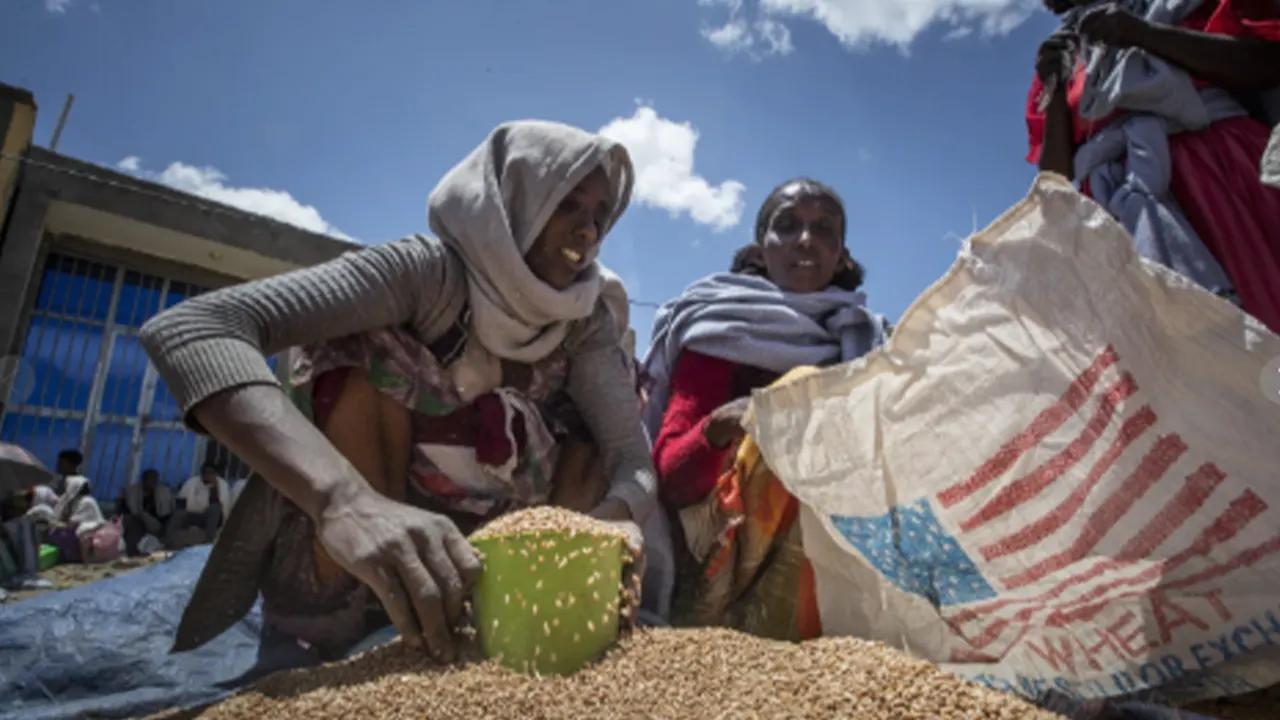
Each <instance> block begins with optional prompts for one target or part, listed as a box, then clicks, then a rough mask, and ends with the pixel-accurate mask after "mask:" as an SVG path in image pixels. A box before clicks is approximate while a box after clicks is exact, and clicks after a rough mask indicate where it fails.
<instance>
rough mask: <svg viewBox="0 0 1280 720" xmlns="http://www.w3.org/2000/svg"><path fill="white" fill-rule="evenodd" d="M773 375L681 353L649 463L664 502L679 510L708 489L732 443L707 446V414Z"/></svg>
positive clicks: (727, 457)
mask: <svg viewBox="0 0 1280 720" xmlns="http://www.w3.org/2000/svg"><path fill="white" fill-rule="evenodd" d="M777 378H778V374H777V373H773V372H770V371H768V370H762V369H760V368H757V367H752V366H750V365H741V364H738V363H734V362H732V361H730V360H721V359H720V358H714V357H710V356H707V355H702V354H700V353H696V352H693V351H692V350H685V351H683V352H681V353H680V356H679V357H678V358H676V365H675V370H674V371H673V372H672V374H671V392H670V396H669V399H668V401H667V410H666V414H664V415H663V416H662V427H661V428H660V429H659V430H658V437H657V438H656V439H655V441H654V444H653V463H654V465H655V466H656V467H657V470H658V487H659V491H660V493H661V496H662V500H663V502H664V503H666V504H667V505H668V506H669V507H675V508H682V507H686V506H688V505H692V504H694V503H696V502H698V501H699V500H702V499H703V498H705V497H706V496H707V494H708V493H710V492H711V490H712V489H713V488H714V487H715V484H716V480H717V479H718V478H719V477H720V474H721V473H722V472H723V471H724V469H725V466H726V464H727V463H728V461H729V459H730V454H729V453H730V452H731V450H732V447H728V448H724V449H717V448H714V447H711V445H710V444H709V443H708V442H707V440H706V438H705V437H703V435H702V432H703V428H705V427H706V424H707V419H708V416H710V415H711V413H712V412H713V411H715V410H716V408H719V407H720V406H721V405H724V404H725V403H727V402H731V401H733V400H737V399H738V398H740V397H746V396H747V395H749V394H750V393H751V391H752V390H754V389H756V388H760V387H765V386H766V385H769V384H770V383H772V382H773V381H774V380H776V379H777Z"/></svg>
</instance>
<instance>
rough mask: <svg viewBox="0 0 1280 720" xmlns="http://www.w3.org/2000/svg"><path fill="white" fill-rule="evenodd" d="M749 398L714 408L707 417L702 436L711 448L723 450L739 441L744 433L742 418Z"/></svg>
mask: <svg viewBox="0 0 1280 720" xmlns="http://www.w3.org/2000/svg"><path fill="white" fill-rule="evenodd" d="M750 404H751V398H749V397H743V398H738V399H737V400H734V401H732V402H727V403H725V404H724V405H721V406H720V407H718V408H716V409H715V410H714V411H713V412H712V413H711V414H710V415H708V416H707V424H706V425H704V426H703V429H702V436H703V437H705V438H706V439H707V442H708V443H710V444H711V447H714V448H718V449H724V448H727V447H729V446H730V445H732V444H733V443H734V442H736V441H737V440H740V439H741V438H742V436H743V435H745V434H746V431H745V430H743V428H742V418H743V417H744V416H745V415H746V414H747V406H748V405H750Z"/></svg>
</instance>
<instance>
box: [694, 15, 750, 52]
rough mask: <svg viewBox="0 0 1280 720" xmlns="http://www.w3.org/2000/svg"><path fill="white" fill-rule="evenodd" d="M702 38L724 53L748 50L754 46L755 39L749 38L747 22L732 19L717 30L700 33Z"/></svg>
mask: <svg viewBox="0 0 1280 720" xmlns="http://www.w3.org/2000/svg"><path fill="white" fill-rule="evenodd" d="M702 37H704V38H706V39H707V40H709V41H711V44H712V45H715V46H716V47H718V48H720V49H721V50H724V51H726V52H738V51H742V50H748V49H750V48H751V46H752V45H754V44H755V38H753V37H752V36H751V26H749V25H747V21H746V20H743V19H742V18H732V19H730V20H729V22H727V23H725V24H724V25H721V26H720V27H718V28H708V29H705V30H703V31H702Z"/></svg>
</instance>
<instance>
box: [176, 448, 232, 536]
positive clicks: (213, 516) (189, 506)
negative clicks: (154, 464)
mask: <svg viewBox="0 0 1280 720" xmlns="http://www.w3.org/2000/svg"><path fill="white" fill-rule="evenodd" d="M230 511H231V495H230V492H229V491H228V488H227V481H226V480H223V479H222V478H220V477H218V468H217V467H216V466H215V465H214V464H213V463H205V464H204V465H203V466H201V468H200V474H199V475H196V476H195V477H192V478H189V479H188V480H187V481H186V482H185V483H183V484H182V488H181V489H179V490H178V509H177V510H175V511H174V513H173V519H172V521H171V522H170V525H169V536H170V540H171V542H170V543H166V544H170V545H175V544H177V545H180V544H184V543H181V542H180V539H179V538H178V537H176V536H175V534H176V533H179V532H181V531H183V530H186V529H187V528H189V527H196V528H200V529H201V530H203V531H204V535H205V539H204V540H203V542H213V538H214V537H215V536H216V535H217V534H218V528H219V527H221V526H222V522H223V520H225V519H226V517H225V516H226V514H227V513H229V512H230Z"/></svg>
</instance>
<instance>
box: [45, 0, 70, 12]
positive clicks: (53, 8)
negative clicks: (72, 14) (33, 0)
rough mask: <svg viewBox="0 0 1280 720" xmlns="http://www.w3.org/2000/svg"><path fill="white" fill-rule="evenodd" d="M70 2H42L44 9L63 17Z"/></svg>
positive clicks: (57, 0) (51, 0) (48, 0)
mask: <svg viewBox="0 0 1280 720" xmlns="http://www.w3.org/2000/svg"><path fill="white" fill-rule="evenodd" d="M70 6H71V0H44V9H45V10H48V11H49V12H51V13H55V14H57V15H65V14H66V12H67V8H68V7H70Z"/></svg>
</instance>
